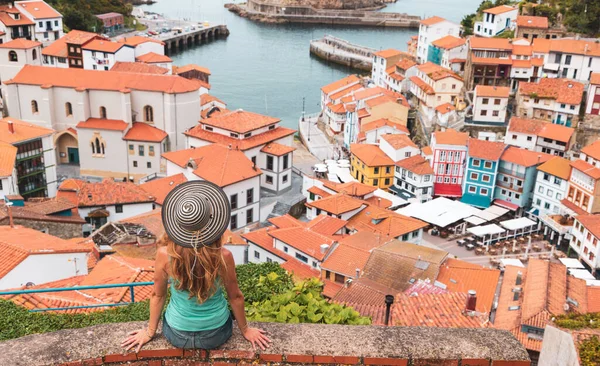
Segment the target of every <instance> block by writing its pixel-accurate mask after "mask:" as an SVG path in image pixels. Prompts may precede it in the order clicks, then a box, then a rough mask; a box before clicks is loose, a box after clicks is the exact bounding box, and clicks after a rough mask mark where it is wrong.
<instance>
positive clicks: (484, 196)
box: [461, 138, 507, 208]
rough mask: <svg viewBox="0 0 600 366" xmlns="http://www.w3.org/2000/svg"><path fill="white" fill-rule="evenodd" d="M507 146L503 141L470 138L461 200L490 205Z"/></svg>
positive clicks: (473, 203) (471, 203)
mask: <svg viewBox="0 0 600 366" xmlns="http://www.w3.org/2000/svg"><path fill="white" fill-rule="evenodd" d="M506 147H507V146H506V145H504V144H503V143H502V142H493V141H486V140H478V139H474V138H471V139H469V142H468V150H467V164H466V169H465V179H464V180H463V195H462V198H461V202H463V203H467V204H469V205H472V206H475V207H480V208H488V207H490V205H491V204H492V201H493V200H494V190H495V189H496V176H497V174H498V167H499V165H500V157H501V156H502V153H504V150H506Z"/></svg>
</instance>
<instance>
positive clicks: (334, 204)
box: [306, 193, 366, 215]
mask: <svg viewBox="0 0 600 366" xmlns="http://www.w3.org/2000/svg"><path fill="white" fill-rule="evenodd" d="M306 205H307V206H308V207H314V208H317V209H320V210H323V211H325V212H329V213H331V214H333V215H341V214H343V213H346V212H350V211H354V210H357V209H359V208H361V207H362V206H363V205H364V206H366V204H365V203H364V202H363V201H360V200H358V199H355V198H352V197H350V196H348V195H346V194H345V193H338V194H336V195H333V196H329V197H325V198H321V199H320V200H317V201H314V202H310V203H308V202H307V203H306Z"/></svg>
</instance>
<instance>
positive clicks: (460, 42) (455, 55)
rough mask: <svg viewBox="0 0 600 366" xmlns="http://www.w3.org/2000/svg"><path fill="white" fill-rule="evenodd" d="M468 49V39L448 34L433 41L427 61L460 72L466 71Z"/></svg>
mask: <svg viewBox="0 0 600 366" xmlns="http://www.w3.org/2000/svg"><path fill="white" fill-rule="evenodd" d="M468 51H469V47H468V46H467V40H466V39H464V38H459V37H455V36H451V35H447V36H445V37H442V38H440V39H437V40H435V41H433V42H432V43H431V46H430V49H429V52H428V54H427V57H428V60H427V61H430V62H433V63H434V64H437V65H440V66H442V67H444V68H446V69H451V70H452V71H454V72H457V73H460V72H462V71H464V66H465V62H466V61H467V53H468Z"/></svg>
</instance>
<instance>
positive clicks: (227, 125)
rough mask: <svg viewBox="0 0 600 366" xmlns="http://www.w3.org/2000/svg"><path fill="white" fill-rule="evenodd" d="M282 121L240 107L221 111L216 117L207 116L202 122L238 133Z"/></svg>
mask: <svg viewBox="0 0 600 366" xmlns="http://www.w3.org/2000/svg"><path fill="white" fill-rule="evenodd" d="M280 121H281V120H280V119H279V118H275V117H269V116H264V115H262V114H258V113H253V112H247V111H243V110H241V109H239V110H236V111H233V112H230V113H221V114H219V115H217V116H216V117H211V118H207V119H205V120H203V121H202V123H203V124H205V125H209V126H214V127H217V128H222V129H224V130H228V131H233V132H236V133H246V132H250V131H253V130H257V129H259V128H263V127H267V126H270V125H272V124H275V123H278V122H280Z"/></svg>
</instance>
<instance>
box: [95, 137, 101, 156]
mask: <svg viewBox="0 0 600 366" xmlns="http://www.w3.org/2000/svg"><path fill="white" fill-rule="evenodd" d="M100 151H102V150H100V140H99V139H98V138H97V137H96V154H100Z"/></svg>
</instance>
